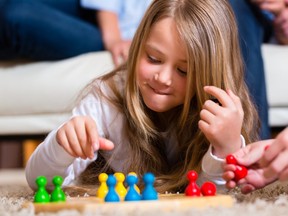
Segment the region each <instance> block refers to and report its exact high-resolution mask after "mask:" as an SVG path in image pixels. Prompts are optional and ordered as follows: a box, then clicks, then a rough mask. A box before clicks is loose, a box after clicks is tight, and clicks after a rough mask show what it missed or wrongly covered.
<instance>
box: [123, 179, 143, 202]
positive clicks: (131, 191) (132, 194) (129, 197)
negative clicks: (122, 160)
mask: <svg viewBox="0 0 288 216" xmlns="http://www.w3.org/2000/svg"><path fill="white" fill-rule="evenodd" d="M137 182H138V177H137V176H135V175H128V176H127V177H126V183H127V184H128V191H127V194H126V196H125V199H124V200H125V201H138V200H141V195H140V194H139V193H138V192H137V191H136V189H135V185H136V184H137Z"/></svg>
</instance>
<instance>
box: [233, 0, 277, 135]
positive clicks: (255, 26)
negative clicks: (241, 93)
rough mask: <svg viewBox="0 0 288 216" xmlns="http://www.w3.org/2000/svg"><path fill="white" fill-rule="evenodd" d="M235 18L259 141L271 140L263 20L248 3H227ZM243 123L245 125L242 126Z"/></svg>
mask: <svg viewBox="0 0 288 216" xmlns="http://www.w3.org/2000/svg"><path fill="white" fill-rule="evenodd" d="M230 3H231V6H232V8H233V10H234V13H235V15H236V19H237V24H238V29H239V38H240V45H241V50H242V55H243V59H244V63H245V81H246V84H247V86H248V89H249V91H250V94H251V96H252V99H253V100H254V102H255V104H256V109H257V110H258V114H259V117H260V123H261V128H260V138H261V139H268V138H270V133H271V132H270V128H269V124H268V102H267V95H266V83H265V74H264V64H263V59H262V53H261V44H262V43H263V41H264V36H265V31H264V30H265V19H264V17H263V16H262V15H263V14H262V13H261V11H259V10H258V8H256V7H254V6H252V5H251V4H250V3H248V1H247V0H230ZM243 124H245V122H244V123H243Z"/></svg>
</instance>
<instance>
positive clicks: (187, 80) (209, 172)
mask: <svg viewBox="0 0 288 216" xmlns="http://www.w3.org/2000/svg"><path fill="white" fill-rule="evenodd" d="M90 87H91V88H90V90H89V91H88V93H87V94H86V95H85V96H84V98H83V100H82V101H81V103H80V104H79V105H78V106H77V107H76V108H75V109H74V110H73V116H72V117H71V119H70V120H69V121H67V122H66V123H64V124H63V125H61V126H60V127H59V128H58V129H56V130H54V131H52V132H51V133H50V134H49V135H48V137H47V138H46V139H45V141H44V142H43V143H42V144H41V145H39V147H38V148H37V149H36V150H35V152H34V153H33V155H32V156H31V158H30V160H29V162H28V165H27V167H26V176H27V181H28V183H29V185H30V186H31V187H32V188H33V189H36V185H35V178H36V177H37V176H39V175H45V176H46V177H47V178H48V182H51V181H50V179H51V178H52V177H53V176H54V175H61V176H63V177H64V178H65V180H64V183H63V184H64V185H68V184H71V183H72V182H75V180H79V181H80V182H81V181H82V182H84V183H87V182H89V183H91V182H93V181H94V182H96V181H97V176H98V175H99V173H100V172H106V173H113V172H123V173H124V174H127V173H128V172H130V171H134V172H136V173H137V174H138V176H139V179H141V176H142V175H143V174H144V173H146V172H148V171H149V172H152V173H154V174H155V176H156V183H155V187H156V190H157V191H158V192H160V193H161V192H165V191H169V192H176V191H180V192H181V191H183V190H184V189H185V187H186V185H187V178H186V174H187V172H188V170H191V169H194V170H196V171H197V172H198V173H199V179H198V180H199V181H198V183H199V184H201V183H202V182H203V181H207V180H210V181H214V182H215V183H217V184H218V185H222V186H223V185H225V181H224V180H223V179H222V174H223V169H222V165H223V159H221V158H225V156H226V155H227V154H229V153H232V152H235V151H236V150H238V149H240V148H241V146H242V147H243V146H244V145H245V142H244V139H243V137H244V138H245V139H246V141H247V142H252V141H254V140H256V139H257V132H256V131H257V130H256V129H257V127H258V126H257V114H256V112H255V109H254V107H253V105H252V103H251V101H250V99H249V96H248V92H247V89H246V86H245V84H244V82H243V65H242V61H241V56H240V50H239V45H238V37H237V28H236V23H235V20H234V16H233V13H232V12H231V9H230V6H229V4H228V3H227V1H223V0H155V1H154V2H153V3H152V4H151V6H150V8H149V9H148V11H147V13H146V14H145V16H144V18H143V20H142V22H141V24H140V26H139V28H138V30H137V32H136V35H135V37H134V39H133V41H132V44H131V49H130V53H129V58H128V61H127V62H126V63H125V65H123V66H122V67H120V68H117V69H115V70H114V71H112V72H111V73H109V74H107V75H105V76H103V77H101V78H98V79H96V80H95V81H94V82H93V83H92V84H91V85H90ZM233 92H235V93H236V94H237V95H238V96H239V97H238V96H236V95H235V94H234V93H233ZM210 99H213V100H210ZM214 99H217V100H218V102H219V103H216V102H214ZM242 106H243V108H242ZM244 113H245V115H244ZM243 119H244V121H245V124H243V126H242V122H243ZM241 134H242V135H241ZM209 146H210V147H209ZM87 158H88V159H87ZM48 186H50V187H51V184H50V185H48ZM140 187H141V185H140Z"/></svg>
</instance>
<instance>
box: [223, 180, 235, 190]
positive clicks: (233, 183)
mask: <svg viewBox="0 0 288 216" xmlns="http://www.w3.org/2000/svg"><path fill="white" fill-rule="evenodd" d="M225 186H226V188H228V189H233V188H235V187H236V186H237V184H236V182H235V181H227V182H226V185H225Z"/></svg>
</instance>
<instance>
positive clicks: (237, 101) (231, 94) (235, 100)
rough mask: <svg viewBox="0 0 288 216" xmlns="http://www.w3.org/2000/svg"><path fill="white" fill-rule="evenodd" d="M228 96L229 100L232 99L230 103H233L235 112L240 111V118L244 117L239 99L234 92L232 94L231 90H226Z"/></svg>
mask: <svg viewBox="0 0 288 216" xmlns="http://www.w3.org/2000/svg"><path fill="white" fill-rule="evenodd" d="M227 93H228V95H229V96H230V98H231V99H232V101H233V102H234V104H235V105H236V107H237V110H239V111H242V116H244V112H243V109H242V102H241V100H240V98H239V97H238V96H237V95H235V94H234V92H232V90H230V89H228V90H227Z"/></svg>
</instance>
